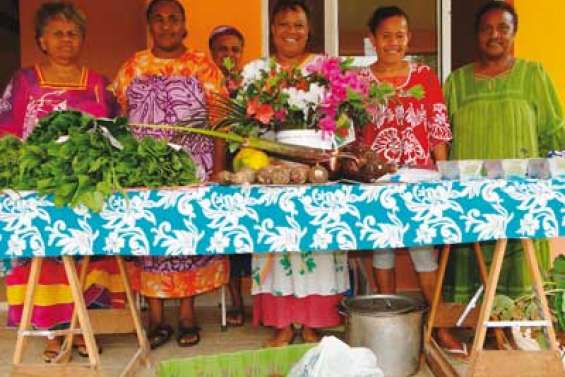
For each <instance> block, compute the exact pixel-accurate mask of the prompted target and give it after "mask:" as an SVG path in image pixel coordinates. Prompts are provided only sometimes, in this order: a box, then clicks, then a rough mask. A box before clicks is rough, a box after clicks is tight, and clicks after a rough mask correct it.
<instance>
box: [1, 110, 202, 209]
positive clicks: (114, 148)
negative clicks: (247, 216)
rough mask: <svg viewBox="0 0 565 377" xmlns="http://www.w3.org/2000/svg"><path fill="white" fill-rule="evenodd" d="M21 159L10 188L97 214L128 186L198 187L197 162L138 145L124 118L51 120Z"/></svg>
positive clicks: (157, 146) (146, 142)
mask: <svg viewBox="0 0 565 377" xmlns="http://www.w3.org/2000/svg"><path fill="white" fill-rule="evenodd" d="M32 136H33V137H32ZM18 160H19V164H18V169H17V172H14V171H12V173H11V175H10V177H9V178H10V181H7V182H9V183H10V184H9V185H5V186H4V187H10V188H13V189H16V190H37V191H38V192H39V193H40V194H52V195H53V196H54V203H55V204H56V205H58V206H63V205H70V206H71V207H76V206H78V205H80V204H83V205H85V206H87V207H88V208H90V209H92V210H94V211H100V210H102V207H103V205H104V201H105V199H106V198H107V197H109V196H110V195H111V194H113V193H114V192H119V191H121V190H123V189H124V188H126V187H161V186H176V185H187V184H191V183H195V182H197V178H196V168H195V165H194V162H193V161H192V160H191V158H190V157H189V156H188V155H187V154H186V153H185V152H184V151H176V150H174V149H173V148H171V147H170V146H169V145H168V144H167V143H166V142H165V141H158V140H155V139H152V138H144V139H143V140H141V141H139V142H138V141H137V140H136V139H135V138H134V137H133V136H132V135H131V134H130V132H129V130H128V128H127V121H126V120H125V119H123V118H117V119H115V120H96V119H93V118H90V117H88V116H86V115H83V114H81V113H78V112H58V113H54V114H51V115H50V116H48V117H47V118H45V119H44V120H43V121H42V122H41V123H40V125H39V126H38V127H37V128H36V129H35V130H34V131H33V133H32V135H31V136H30V138H28V140H27V141H26V142H25V143H23V144H22V145H21V146H20V147H19V155H18ZM2 161H4V156H2V155H0V165H1V164H2ZM0 188H1V186H0Z"/></svg>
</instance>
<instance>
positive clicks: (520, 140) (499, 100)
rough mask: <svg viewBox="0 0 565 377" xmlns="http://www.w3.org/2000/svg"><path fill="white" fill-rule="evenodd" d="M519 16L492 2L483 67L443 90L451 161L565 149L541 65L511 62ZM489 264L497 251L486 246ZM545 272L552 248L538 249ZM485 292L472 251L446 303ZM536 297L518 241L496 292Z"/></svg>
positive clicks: (452, 79) (466, 251)
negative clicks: (479, 291)
mask: <svg viewBox="0 0 565 377" xmlns="http://www.w3.org/2000/svg"><path fill="white" fill-rule="evenodd" d="M517 30H518V16H517V15H516V12H515V11H514V9H513V8H512V6H510V5H508V4H507V3H505V2H501V1H492V2H490V3H487V4H486V5H485V6H484V7H483V8H481V9H480V10H479V12H478V13H477V17H476V19H475V31H476V35H477V45H478V50H479V54H478V60H477V61H475V62H474V63H471V64H469V65H466V66H464V67H462V68H460V69H458V70H456V71H454V72H453V73H452V74H451V75H450V76H449V78H448V79H447V82H446V84H445V87H444V91H445V98H446V102H447V106H448V110H449V116H450V119H451V124H452V130H453V144H452V147H451V152H450V158H451V159H453V160H462V159H474V158H477V159H503V158H532V157H540V156H545V155H546V153H547V152H548V151H549V150H563V149H565V122H564V119H563V113H562V109H561V104H560V100H559V97H558V94H557V92H556V91H555V88H554V86H553V84H552V82H551V79H550V78H549V76H548V75H547V73H546V72H545V70H544V69H543V67H542V65H541V64H540V63H536V62H528V61H525V60H522V59H516V58H514V56H513V45H514V37H515V35H516V32H517ZM481 248H482V250H483V253H484V254H485V259H486V260H487V262H489V261H490V258H491V256H492V251H493V249H494V243H488V242H484V243H481ZM536 251H537V254H538V258H539V262H540V265H541V266H542V267H544V268H545V267H547V266H548V263H549V248H548V243H547V242H537V243H536ZM479 285H480V279H479V272H478V269H477V263H476V261H475V257H474V255H473V252H472V250H471V248H470V247H465V246H461V247H457V248H456V249H455V250H454V253H452V257H451V258H450V265H449V267H448V272H447V277H446V291H445V293H446V296H447V298H448V299H449V300H452V301H456V302H463V303H465V302H468V301H469V299H470V297H471V296H472V295H473V293H474V292H475V290H476V289H477V288H478V286H479ZM529 290H531V285H530V277H529V273H528V272H527V267H526V264H525V260H524V257H523V253H522V248H521V244H520V242H519V241H512V242H509V243H508V248H507V253H506V257H505V260H504V265H503V270H502V274H501V277H500V282H499V284H498V292H499V293H501V294H506V295H509V296H512V297H516V296H519V295H522V294H524V293H526V292H528V291H529Z"/></svg>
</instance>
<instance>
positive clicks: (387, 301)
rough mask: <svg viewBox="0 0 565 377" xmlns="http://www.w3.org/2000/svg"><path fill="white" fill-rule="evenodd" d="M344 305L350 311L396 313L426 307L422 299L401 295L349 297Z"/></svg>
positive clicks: (378, 313) (373, 313)
mask: <svg viewBox="0 0 565 377" xmlns="http://www.w3.org/2000/svg"><path fill="white" fill-rule="evenodd" d="M343 306H344V307H345V309H346V310H347V311H348V312H350V313H362V314H371V315H377V316H378V315H383V316H386V315H395V314H404V313H409V312H413V311H416V310H421V309H423V308H424V305H423V303H422V302H421V301H420V300H417V299H414V298H411V297H407V296H401V295H372V296H359V297H353V298H347V299H345V300H344V302H343Z"/></svg>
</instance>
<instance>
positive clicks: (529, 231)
mask: <svg viewBox="0 0 565 377" xmlns="http://www.w3.org/2000/svg"><path fill="white" fill-rule="evenodd" d="M520 228H522V229H521V231H520V233H522V234H525V235H528V236H532V235H534V234H535V233H536V231H537V230H538V229H539V221H538V220H537V219H536V218H535V217H534V216H533V215H532V214H531V213H527V214H526V215H525V216H524V217H523V218H522V219H521V220H520Z"/></svg>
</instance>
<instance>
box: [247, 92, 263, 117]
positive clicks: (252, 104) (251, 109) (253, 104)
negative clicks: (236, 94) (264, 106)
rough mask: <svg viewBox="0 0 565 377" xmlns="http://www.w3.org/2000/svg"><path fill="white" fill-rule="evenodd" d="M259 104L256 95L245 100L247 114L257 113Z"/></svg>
mask: <svg viewBox="0 0 565 377" xmlns="http://www.w3.org/2000/svg"><path fill="white" fill-rule="evenodd" d="M259 106H261V102H259V100H258V99H257V97H255V98H252V99H250V100H249V101H248V102H247V115H248V116H253V115H255V114H257V110H258V109H259Z"/></svg>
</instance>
